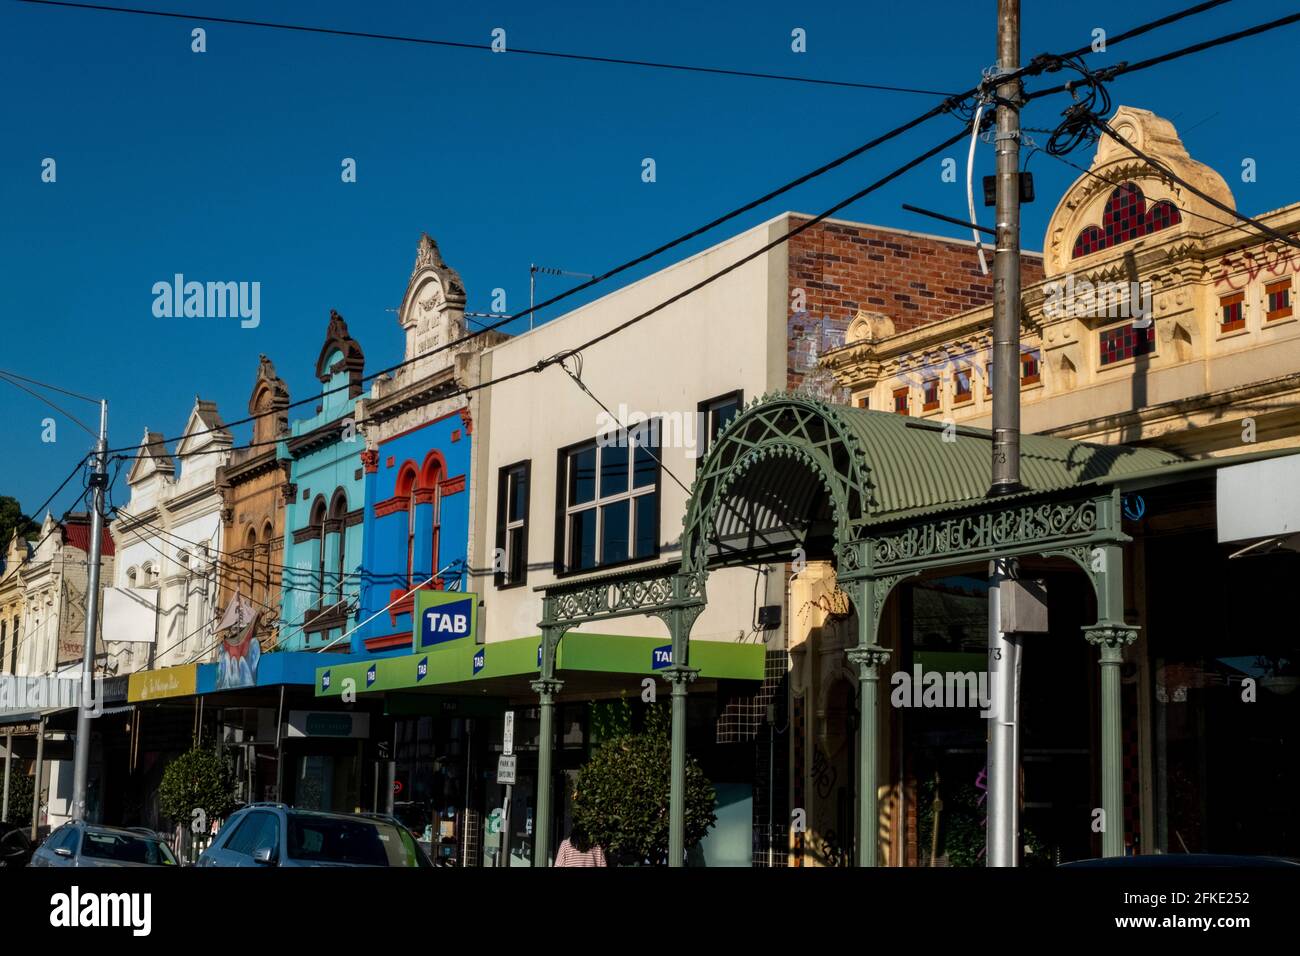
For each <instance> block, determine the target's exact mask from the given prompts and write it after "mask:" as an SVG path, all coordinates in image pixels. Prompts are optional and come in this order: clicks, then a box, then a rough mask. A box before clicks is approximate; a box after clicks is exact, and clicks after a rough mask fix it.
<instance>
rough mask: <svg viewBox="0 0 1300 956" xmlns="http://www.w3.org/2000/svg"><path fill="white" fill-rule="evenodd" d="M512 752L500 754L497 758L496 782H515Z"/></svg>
mask: <svg viewBox="0 0 1300 956" xmlns="http://www.w3.org/2000/svg"><path fill="white" fill-rule="evenodd" d="M517 760H518V758H517V757H515V756H514V755H513V754H502V755H501V756H500V757H498V758H497V783H506V784H513V783H514V782H515V762H516V761H517Z"/></svg>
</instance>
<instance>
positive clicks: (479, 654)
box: [474, 648, 487, 674]
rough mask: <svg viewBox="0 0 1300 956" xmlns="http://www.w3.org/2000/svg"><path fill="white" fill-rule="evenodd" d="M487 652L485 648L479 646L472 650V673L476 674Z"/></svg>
mask: <svg viewBox="0 0 1300 956" xmlns="http://www.w3.org/2000/svg"><path fill="white" fill-rule="evenodd" d="M486 654H487V648H480V649H479V650H477V651H475V652H474V673H475V674H477V673H478V672H479V671H481V670H482V669H483V659H484V656H485V655H486Z"/></svg>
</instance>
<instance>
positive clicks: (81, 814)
mask: <svg viewBox="0 0 1300 956" xmlns="http://www.w3.org/2000/svg"><path fill="white" fill-rule="evenodd" d="M107 486H108V402H106V401H103V400H102V399H101V400H100V403H99V440H98V441H97V442H96V443H95V454H94V457H93V460H92V464H91V473H90V501H91V507H90V554H89V556H88V558H87V567H86V632H85V643H84V644H83V645H82V651H81V706H80V707H79V708H78V710H77V747H76V751H75V757H74V760H73V765H72V819H74V820H84V819H86V781H87V778H88V777H89V774H90V721H91V715H90V714H91V705H92V704H93V702H94V700H93V698H94V685H95V637H96V635H97V634H98V633H99V560H100V548H101V539H102V538H103V535H104V489H105V488H106V487H107Z"/></svg>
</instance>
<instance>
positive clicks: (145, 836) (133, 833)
mask: <svg viewBox="0 0 1300 956" xmlns="http://www.w3.org/2000/svg"><path fill="white" fill-rule="evenodd" d="M72 825H73V826H75V827H81V828H82V829H84V830H86V831H87V832H93V833H111V834H116V835H119V836H129V837H136V838H137V839H142V840H154V841H160V840H161V839H162V835H161V834H158V833H155V832H153V831H152V830H151V831H149V832H148V833H143V832H141V831H140V830H131V829H128V828H127V827H111V826H108V825H107V824H104V823H87V822H86V821H85V820H73V821H72Z"/></svg>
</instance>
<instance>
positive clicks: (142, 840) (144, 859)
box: [28, 821, 179, 867]
mask: <svg viewBox="0 0 1300 956" xmlns="http://www.w3.org/2000/svg"><path fill="white" fill-rule="evenodd" d="M28 865H29V866H92V867H100V866H179V864H178V863H177V862H176V857H175V855H174V854H173V853H172V851H171V848H170V847H169V846H168V845H167V844H166V843H164V842H163V841H162V839H161V838H160V837H159V836H158V835H157V834H150V835H146V834H144V833H139V832H137V831H135V830H127V829H123V828H122V827H106V826H100V825H99V824H95V823H86V822H84V821H74V822H72V823H65V824H64V825H63V826H61V827H59V828H58V829H57V830H55V831H54V832H53V833H51V834H50V835H49V836H48V837H46V839H45V842H44V843H42V844H41V845H40V846H39V847H37V849H36V852H35V853H33V854H32V860H31V863H30V864H28Z"/></svg>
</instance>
